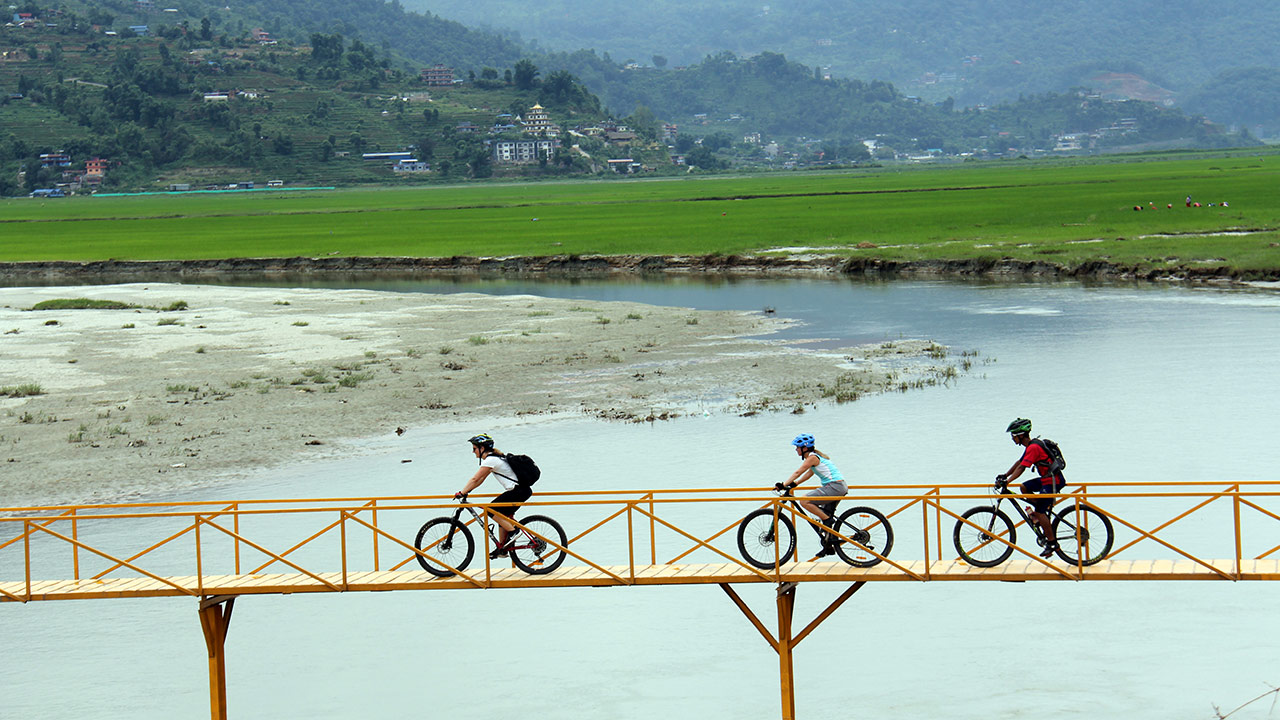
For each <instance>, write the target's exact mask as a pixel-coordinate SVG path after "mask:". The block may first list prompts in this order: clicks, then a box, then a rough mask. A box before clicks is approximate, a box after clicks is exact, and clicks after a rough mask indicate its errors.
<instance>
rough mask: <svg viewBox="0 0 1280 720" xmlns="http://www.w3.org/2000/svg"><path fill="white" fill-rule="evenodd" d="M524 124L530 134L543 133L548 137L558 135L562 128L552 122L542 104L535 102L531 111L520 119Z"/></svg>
mask: <svg viewBox="0 0 1280 720" xmlns="http://www.w3.org/2000/svg"><path fill="white" fill-rule="evenodd" d="M520 122H521V124H522V125H524V131H525V132H527V133H529V134H530V135H543V136H546V137H556V136H557V135H559V134H560V128H558V127H556V126H555V124H553V123H552V122H551V116H550V115H549V114H547V111H546V110H544V109H543V107H542V106H541V105H538V104H536V103H535V104H534V106H533V107H531V108H529V111H528V112H526V113H525V114H524V117H523V118H521V119H520Z"/></svg>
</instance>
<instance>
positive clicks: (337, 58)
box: [0, 14, 604, 194]
mask: <svg viewBox="0 0 1280 720" xmlns="http://www.w3.org/2000/svg"><path fill="white" fill-rule="evenodd" d="M50 17H51V18H53V19H56V20H57V22H56V23H47V22H42V23H41V24H40V25H39V26H36V27H29V28H4V29H3V30H0V49H2V50H3V52H4V56H3V61H2V62H0V91H2V92H0V194H13V193H15V192H21V191H24V190H25V191H29V190H32V189H34V188H37V187H48V186H50V185H52V184H54V183H56V182H60V181H65V180H66V178H65V177H64V176H63V174H64V173H76V172H82V171H83V170H84V169H85V166H84V161H85V160H88V159H91V158H101V159H103V160H104V161H106V162H105V167H106V170H107V172H106V173H105V175H104V177H103V178H102V184H101V189H105V190H113V189H142V188H146V189H164V188H165V187H167V186H168V185H170V184H187V185H191V186H193V187H196V188H203V187H205V186H207V185H226V184H228V183H235V182H241V181H253V180H256V181H257V182H259V183H261V182H265V181H267V180H280V181H283V182H285V183H286V184H289V185H299V184H302V185H312V184H321V185H337V184H350V183H367V182H422V181H424V180H428V179H429V180H456V179H460V178H475V177H492V176H498V177H502V176H513V177H515V176H530V175H557V174H564V173H573V172H590V171H593V170H600V169H601V168H600V167H597V166H593V165H592V163H590V162H589V161H588V160H587V159H586V158H584V157H583V156H582V155H580V154H569V153H568V148H567V145H566V146H565V147H562V148H560V149H559V150H557V151H555V152H551V151H550V150H544V151H542V159H543V160H544V162H535V163H523V164H516V163H512V164H504V163H502V162H498V161H497V160H496V159H495V157H494V154H493V152H492V149H491V148H490V147H489V146H487V145H486V144H485V143H484V140H486V139H489V140H502V139H510V140H516V139H519V138H520V137H522V136H523V134H522V133H521V132H520V131H519V129H518V127H517V125H518V120H517V117H518V116H520V115H527V114H528V113H529V112H530V109H531V108H532V107H533V106H534V105H536V104H541V105H543V106H544V107H545V108H546V110H547V111H548V112H549V114H550V117H549V120H550V123H551V124H552V125H553V126H554V127H555V128H559V127H561V126H568V127H574V126H576V125H578V124H587V125H597V124H599V121H601V120H603V119H604V117H603V115H602V113H601V111H600V107H599V102H598V100H596V98H595V97H594V96H592V95H591V94H590V93H589V92H587V91H586V90H585V89H584V88H582V87H581V85H580V84H578V83H577V82H576V81H575V80H574V79H573V78H572V77H570V76H568V75H567V74H564V73H559V74H557V73H549V74H548V76H547V77H546V78H535V79H536V80H538V82H536V83H526V84H525V85H524V86H519V85H517V83H516V81H515V79H514V78H513V79H512V80H510V81H508V80H505V79H502V78H498V77H497V71H496V70H493V71H492V74H493V75H494V77H493V78H491V79H486V78H478V79H477V80H476V81H475V82H468V83H464V84H461V85H449V86H446V87H431V86H428V85H427V84H426V83H425V82H424V80H423V79H422V78H421V77H419V75H418V74H417V73H406V72H404V71H402V70H398V69H393V68H392V67H391V62H390V60H389V59H388V58H387V57H386V56H383V55H382V54H381V53H378V52H375V51H374V50H373V49H372V48H370V47H369V46H367V45H365V44H363V43H361V42H359V41H346V40H344V39H343V38H342V37H341V36H340V35H336V34H335V35H325V34H321V33H317V34H315V35H313V36H312V45H308V46H299V45H294V44H293V43H289V42H281V41H271V40H264V41H257V40H254V39H251V38H249V37H247V36H239V37H229V36H227V35H223V34H214V33H212V32H209V33H204V34H205V35H208V37H202V33H201V31H200V30H183V29H182V28H181V27H180V26H163V25H157V26H156V27H155V31H154V32H155V34H154V35H152V34H150V33H148V35H147V36H146V37H125V36H123V35H117V36H110V35H106V34H105V32H103V31H100V30H94V29H93V27H92V25H90V24H88V23H86V22H85V21H83V20H81V19H80V18H79V17H78V16H74V15H71V14H63V15H51V16H50ZM50 24H55V25H56V26H57V27H54V28H51V27H49V25H50ZM313 46H314V47H313ZM526 62H527V61H526ZM534 72H535V73H536V72H537V70H536V68H535V69H534ZM512 73H513V69H512V68H507V69H506V76H507V77H512ZM495 125H499V126H500V127H498V128H497V129H496V130H495ZM583 142H584V143H585V144H588V145H589V144H590V141H589V140H584V141H583ZM402 151H411V152H412V155H413V156H414V157H415V158H416V159H419V160H422V161H423V162H425V163H427V164H428V165H429V168H430V172H395V171H393V169H392V168H391V167H390V166H389V164H388V163H386V162H367V161H364V160H362V159H361V156H362V154H364V153H371V152H402ZM60 154H65V155H67V156H69V157H68V158H67V162H63V161H62V160H61V159H60V158H57V157H53V158H41V156H42V155H55V156H56V155H60ZM24 171H25V172H24Z"/></svg>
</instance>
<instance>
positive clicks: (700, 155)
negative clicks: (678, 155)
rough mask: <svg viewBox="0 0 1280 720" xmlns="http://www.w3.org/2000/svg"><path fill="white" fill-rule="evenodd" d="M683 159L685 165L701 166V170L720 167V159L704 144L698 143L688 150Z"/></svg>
mask: <svg viewBox="0 0 1280 720" xmlns="http://www.w3.org/2000/svg"><path fill="white" fill-rule="evenodd" d="M684 161H685V164H687V165H692V166H694V167H698V168H702V169H703V170H717V169H719V168H720V161H719V160H718V159H717V158H716V156H715V155H714V154H713V153H712V152H711V150H710V149H709V148H707V147H706V146H705V145H699V146H698V147H696V148H694V149H692V150H690V151H689V154H688V155H686V156H685V159H684Z"/></svg>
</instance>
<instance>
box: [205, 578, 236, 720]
mask: <svg viewBox="0 0 1280 720" xmlns="http://www.w3.org/2000/svg"><path fill="white" fill-rule="evenodd" d="M235 604H236V599H235V597H234V596H230V595H216V596H213V597H207V598H203V599H202V600H201V601H200V627H201V628H202V629H203V630H204V644H205V646H206V647H207V648H208V649H209V717H211V718H213V720H227V657H226V643H227V630H228V629H230V627H231V611H232V609H233V608H234V607H235Z"/></svg>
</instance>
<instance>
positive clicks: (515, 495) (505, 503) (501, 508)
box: [491, 485, 533, 517]
mask: <svg viewBox="0 0 1280 720" xmlns="http://www.w3.org/2000/svg"><path fill="white" fill-rule="evenodd" d="M532 495H533V488H531V487H529V486H528V485H517V486H515V487H513V488H511V489H510V490H507V491H506V492H504V493H502V494H501V495H499V496H498V497H496V498H494V499H493V505H492V506H491V508H492V510H493V511H494V512H495V513H498V514H499V515H506V516H507V517H515V516H516V510H517V509H518V508H519V507H520V503H522V502H524V501H526V500H528V499H529V498H530V497H531V496H532Z"/></svg>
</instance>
